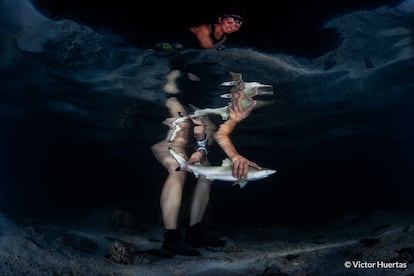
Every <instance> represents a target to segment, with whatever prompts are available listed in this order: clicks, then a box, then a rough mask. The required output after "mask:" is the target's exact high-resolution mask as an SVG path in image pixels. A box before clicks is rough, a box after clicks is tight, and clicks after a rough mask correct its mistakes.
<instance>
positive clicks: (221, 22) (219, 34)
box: [155, 7, 245, 51]
mask: <svg viewBox="0 0 414 276" xmlns="http://www.w3.org/2000/svg"><path fill="white" fill-rule="evenodd" d="M244 14H245V13H244V9H243V8H241V7H233V8H230V9H227V10H225V11H224V12H222V13H221V14H220V15H219V16H218V18H217V21H216V22H215V23H203V24H199V25H195V26H191V27H190V28H189V29H187V30H185V32H180V33H178V34H171V36H172V37H170V38H168V39H167V41H169V42H168V43H158V44H156V46H155V48H157V49H161V50H166V51H170V50H172V51H175V50H183V49H214V48H216V49H217V50H223V49H224V43H225V42H226V41H227V40H228V38H229V35H230V34H232V33H235V32H238V31H239V30H240V29H241V27H242V24H243V20H244V19H243V18H244Z"/></svg>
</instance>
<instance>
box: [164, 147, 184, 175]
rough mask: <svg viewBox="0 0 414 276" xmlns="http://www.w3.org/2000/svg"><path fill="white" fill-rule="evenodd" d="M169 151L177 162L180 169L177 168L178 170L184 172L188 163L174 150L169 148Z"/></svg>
mask: <svg viewBox="0 0 414 276" xmlns="http://www.w3.org/2000/svg"><path fill="white" fill-rule="evenodd" d="M168 151H169V152H170V154H171V155H172V156H173V157H174V159H175V160H176V161H177V163H178V165H179V168H177V170H178V169H179V170H183V169H184V167H185V165H186V163H187V161H186V160H185V159H184V158H183V157H181V156H180V155H179V154H178V153H176V152H175V151H174V150H173V149H172V148H168Z"/></svg>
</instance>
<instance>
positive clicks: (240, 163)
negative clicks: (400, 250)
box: [231, 154, 262, 179]
mask: <svg viewBox="0 0 414 276" xmlns="http://www.w3.org/2000/svg"><path fill="white" fill-rule="evenodd" d="M231 162H232V163H233V177H235V178H237V179H244V178H246V177H247V173H248V172H249V167H253V168H255V169H258V170H261V169H262V167H260V166H259V165H257V164H256V163H255V162H252V161H250V160H248V159H247V158H245V157H244V156H241V155H239V154H238V155H236V156H234V157H233V158H232V160H231Z"/></svg>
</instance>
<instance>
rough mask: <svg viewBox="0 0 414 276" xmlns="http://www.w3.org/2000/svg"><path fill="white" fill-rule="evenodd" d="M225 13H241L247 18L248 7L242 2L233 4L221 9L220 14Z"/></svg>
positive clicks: (240, 14)
mask: <svg viewBox="0 0 414 276" xmlns="http://www.w3.org/2000/svg"><path fill="white" fill-rule="evenodd" d="M223 14H234V15H239V16H241V17H242V18H243V19H245V17H246V14H247V11H246V8H245V7H244V6H243V5H242V4H234V5H231V6H227V7H224V8H223V9H222V10H221V11H220V16H221V15H223Z"/></svg>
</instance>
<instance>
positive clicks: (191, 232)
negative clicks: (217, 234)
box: [185, 222, 226, 248]
mask: <svg viewBox="0 0 414 276" xmlns="http://www.w3.org/2000/svg"><path fill="white" fill-rule="evenodd" d="M185 242H186V243H188V244H190V245H192V246H193V247H196V248H201V247H222V246H224V245H225V244H226V242H225V241H224V240H220V239H214V238H212V237H205V236H204V235H203V228H202V225H201V223H200V222H198V223H196V224H194V225H193V226H190V227H188V228H187V232H186V235H185Z"/></svg>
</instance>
